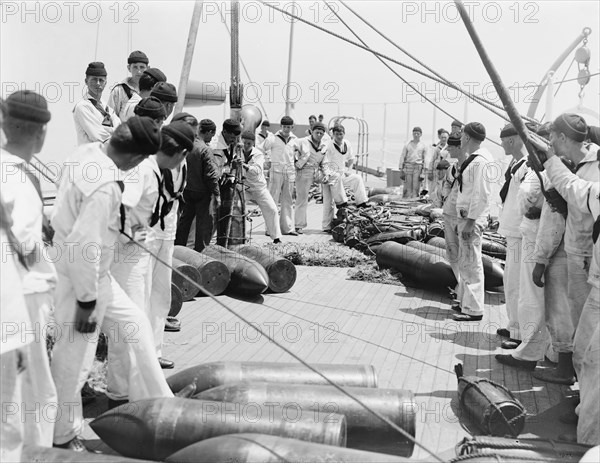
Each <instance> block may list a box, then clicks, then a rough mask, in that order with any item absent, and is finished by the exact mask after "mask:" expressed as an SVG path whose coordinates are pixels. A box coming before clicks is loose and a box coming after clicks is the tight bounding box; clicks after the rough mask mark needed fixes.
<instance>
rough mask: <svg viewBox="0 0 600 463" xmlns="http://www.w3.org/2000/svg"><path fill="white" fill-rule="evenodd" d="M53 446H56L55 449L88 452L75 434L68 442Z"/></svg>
mask: <svg viewBox="0 0 600 463" xmlns="http://www.w3.org/2000/svg"><path fill="white" fill-rule="evenodd" d="M53 447H56V448H57V449H66V450H70V451H71V452H79V453H83V452H88V449H87V447H86V446H85V444H84V443H83V440H82V439H81V438H80V437H79V436H75V437H74V438H73V439H71V440H70V441H69V442H65V443H64V444H54V445H53Z"/></svg>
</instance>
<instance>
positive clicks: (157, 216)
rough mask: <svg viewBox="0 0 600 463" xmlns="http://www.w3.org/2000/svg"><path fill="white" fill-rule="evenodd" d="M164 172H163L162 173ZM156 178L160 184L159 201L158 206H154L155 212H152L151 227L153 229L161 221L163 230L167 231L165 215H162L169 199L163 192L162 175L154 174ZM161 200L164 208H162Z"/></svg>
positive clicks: (157, 201)
mask: <svg viewBox="0 0 600 463" xmlns="http://www.w3.org/2000/svg"><path fill="white" fill-rule="evenodd" d="M161 172H162V171H161ZM154 175H155V177H156V181H157V182H158V199H157V200H156V204H155V205H154V212H152V218H151V219H150V226H151V227H153V226H154V225H156V224H157V223H158V221H159V220H160V228H161V230H164V229H165V215H166V214H164V215H163V214H162V211H161V209H164V206H165V204H166V203H167V197H166V196H165V193H164V191H163V180H162V177H161V176H160V175H158V174H157V173H156V172H154ZM161 200H162V204H163V207H162V208H161V205H160V203H161Z"/></svg>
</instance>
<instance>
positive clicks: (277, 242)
mask: <svg viewBox="0 0 600 463" xmlns="http://www.w3.org/2000/svg"><path fill="white" fill-rule="evenodd" d="M273 244H281V240H280V239H279V238H277V239H274V240H273Z"/></svg>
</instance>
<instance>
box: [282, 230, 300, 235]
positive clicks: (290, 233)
mask: <svg viewBox="0 0 600 463" xmlns="http://www.w3.org/2000/svg"><path fill="white" fill-rule="evenodd" d="M284 235H291V236H298V233H297V232H296V231H294V230H292V231H290V232H287V233H284Z"/></svg>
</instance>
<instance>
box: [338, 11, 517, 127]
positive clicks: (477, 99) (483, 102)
mask: <svg viewBox="0 0 600 463" xmlns="http://www.w3.org/2000/svg"><path fill="white" fill-rule="evenodd" d="M339 2H340V3H341V4H342V5H344V6H345V7H346V8H347V9H348V10H350V11H351V12H352V13H354V15H355V16H356V17H357V18H358V19H360V20H361V21H362V22H364V23H365V24H366V25H367V26H369V27H370V28H371V29H373V30H374V31H375V32H376V33H377V34H379V35H380V36H381V37H383V38H384V39H385V40H387V41H388V42H389V43H391V44H392V45H393V46H394V47H396V48H397V49H398V50H400V51H401V52H402V53H404V54H405V55H407V56H408V57H409V58H411V59H413V60H414V61H416V62H417V63H418V64H420V65H421V66H423V67H424V68H425V69H427V70H428V71H429V72H431V73H432V74H433V75H435V76H436V77H439V78H440V79H442V80H443V81H444V82H446V85H448V84H451V82H450V80H448V79H446V78H445V77H444V76H442V75H441V74H440V73H438V72H436V71H435V70H434V69H432V68H431V67H429V66H427V65H426V64H425V63H423V62H422V61H420V60H419V59H418V58H416V57H415V56H413V55H412V54H411V53H409V52H408V51H406V50H405V49H404V48H402V47H401V46H400V45H398V44H397V43H396V42H394V41H393V40H392V39H390V38H389V37H387V36H386V35H385V34H384V33H383V32H381V31H380V30H379V29H377V28H376V27H375V26H373V25H372V24H371V23H370V22H369V21H367V20H366V19H365V18H363V17H362V16H361V15H360V14H358V13H357V12H356V11H354V10H353V9H352V8H351V7H350V6H348V4H346V3H345V2H344V1H343V0H339ZM471 98H473V100H475V102H477V103H479V104H481V105H482V106H483V107H484V108H486V109H489V110H490V111H492V112H493V113H494V114H496V115H497V116H499V117H502V118H503V119H505V120H507V121H509V122H510V119H508V117H505V116H503V115H501V114H498V113H496V112H495V111H493V110H492V109H491V108H489V107H487V106H486V105H489V106H492V107H494V108H497V109H500V110H501V111H504V108H503V107H502V106H501V105H499V104H496V103H494V102H493V101H490V100H487V99H486V98H483V97H480V96H478V95H475V94H472V95H471Z"/></svg>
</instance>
